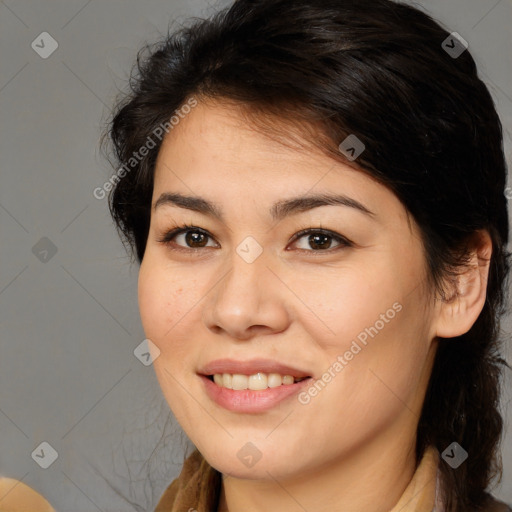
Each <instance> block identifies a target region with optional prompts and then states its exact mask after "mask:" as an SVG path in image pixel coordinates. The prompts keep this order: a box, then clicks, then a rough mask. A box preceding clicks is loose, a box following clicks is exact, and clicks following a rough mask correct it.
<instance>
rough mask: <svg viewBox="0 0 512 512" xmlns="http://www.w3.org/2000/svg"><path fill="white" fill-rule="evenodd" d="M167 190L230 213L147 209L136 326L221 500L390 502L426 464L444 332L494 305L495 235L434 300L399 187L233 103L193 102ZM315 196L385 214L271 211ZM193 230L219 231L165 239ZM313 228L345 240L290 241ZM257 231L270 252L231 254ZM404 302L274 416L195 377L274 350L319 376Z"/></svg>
mask: <svg viewBox="0 0 512 512" xmlns="http://www.w3.org/2000/svg"><path fill="white" fill-rule="evenodd" d="M290 130H291V128H290V127H287V126H285V125H283V126H282V133H284V134H286V133H287V132H289V131H290ZM164 192H179V193H181V194H184V195H194V196H201V197H203V198H205V199H207V200H209V201H212V202H214V203H215V204H216V205H217V206H218V207H219V208H220V209H221V210H222V213H223V216H224V221H223V222H221V221H220V220H217V219H215V218H213V217H211V216H207V215H204V214H202V213H198V212H194V211H190V210H187V209H183V208H179V207H176V206H173V205H163V206H160V207H159V208H157V209H156V210H152V214H151V226H150V232H149V236H148V241H147V248H146V253H145V255H144V258H143V261H142V264H141V268H140V275H139V306H140V313H141V319H142V323H143V326H144V330H145V333H146V337H147V338H149V339H150V340H151V341H152V342H153V343H154V344H155V345H156V346H157V347H158V349H159V350H160V355H159V356H158V357H157V358H156V359H155V361H154V368H155V372H156V375H157V377H158V380H159V382H160V385H161V388H162V391H163V393H164V395H165V397H166V399H167V401H168V403H169V406H170V407H171V409H172V411H173V412H174V414H175V416H176V418H177V420H178V421H179V422H180V424H181V425H182V427H183V429H184V430H185V432H186V433H187V435H188V436H189V437H190V439H191V440H192V442H193V443H194V444H195V445H196V446H197V448H198V449H199V451H200V452H201V453H202V454H203V455H204V457H205V458H206V459H207V460H208V462H209V463H210V464H211V465H212V466H214V467H215V468H216V469H218V470H219V471H221V472H222V473H223V475H224V477H223V487H222V493H221V503H220V510H221V511H227V510H229V511H230V512H236V511H241V510H244V511H264V510H267V511H268V510H274V509H278V510H281V511H282V512H287V511H299V510H303V509H307V510H315V511H319V512H321V511H327V510H330V511H332V510H343V511H345V512H355V511H360V510H365V511H375V512H377V511H383V512H384V511H387V510H389V509H391V508H392V507H393V506H394V505H395V504H396V502H397V501H398V499H399V498H400V496H401V494H402V493H403V491H404V489H405V487H406V486H407V484H408V483H409V481H410V479H411V478H412V475H413V473H414V470H415V464H416V461H415V456H414V446H415V440H416V428H417V422H418V419H419V414H420V411H421V405H422V402H423V399H424V395H425V391H426V387H427V384H428V379H429V376H430V373H431V368H432V364H433V360H434V355H435V351H436V347H437V343H438V342H437V340H436V337H437V336H441V337H451V336H456V335H459V334H462V333H464V332H466V331H467V330H468V329H469V328H470V327H471V325H472V324H473V323H474V321H475V320H476V318H477V316H478V314H479V313H480V311H481V308H482V306H483V303H484V300H485V284H486V277H487V271H488V267H487V264H486V263H485V259H483V258H488V257H489V256H490V241H489V237H488V235H486V234H485V233H483V234H482V236H481V238H480V239H479V240H478V243H475V251H474V259H473V260H472V265H471V268H470V269H468V272H467V274H465V275H463V276H461V278H460V290H459V296H458V297H457V298H456V299H454V300H453V301H451V302H449V303H447V302H442V301H440V300H435V299H434V295H433V291H432V290H431V289H430V288H429V287H428V286H427V280H426V276H427V273H426V262H425V257H424V253H423V249H422V244H421V239H420V234H419V230H418V227H417V226H416V224H415V222H414V220H413V219H412V218H410V217H409V216H408V215H407V212H406V210H405V208H404V206H403V205H402V203H401V202H400V201H399V200H398V198H397V197H396V196H395V195H394V194H393V193H392V192H391V191H390V190H389V189H387V188H386V187H384V186H383V185H381V184H379V183H378V182H376V181H375V180H373V179H372V178H371V177H369V176H368V175H367V174H365V173H363V172H361V171H359V170H357V169H354V168H353V167H349V166H348V165H345V164H342V163H339V162H335V161H334V160H332V159H330V158H329V157H327V156H325V155H323V154H321V153H320V152H319V151H318V150H314V149H312V148H310V147H307V146H305V147H299V146H293V145H292V146H285V145H283V144H280V143H279V142H277V141H276V140H275V139H274V140H273V139H272V138H270V137H268V136H265V135H263V134H262V133H260V132H258V131H257V130H255V129H253V128H252V127H251V125H250V124H248V123H247V118H246V117H245V116H244V115H243V112H242V110H241V109H240V107H236V106H234V105H232V104H228V103H226V102H222V101H217V102H215V101H210V102H207V103H206V102H199V104H198V106H197V107H195V108H194V109H192V111H191V112H190V113H189V114H188V115H187V116H186V117H185V118H184V119H183V120H181V121H180V123H179V124H178V125H177V126H175V127H174V129H173V130H172V131H171V132H170V133H169V134H168V135H167V136H166V138H165V139H164V142H163V145H162V148H161V150H160V153H159V156H158V161H157V164H156V169H155V183H154V191H153V204H154V203H155V202H156V200H157V199H158V198H159V197H160V195H161V194H162V193H164ZM312 193H338V194H345V195H347V196H349V197H350V198H352V199H355V200H357V201H359V202H360V203H362V204H363V205H364V206H365V207H366V208H367V209H368V210H370V211H371V212H373V213H374V214H375V215H374V216H369V215H365V214H364V213H362V212H360V211H358V210H356V209H355V208H351V207H347V206H341V205H328V206H321V207H317V208H314V209H310V210H307V211H303V212H300V213H295V214H293V215H290V216H289V217H286V218H284V219H282V220H280V221H279V222H276V221H273V220H272V218H271V216H270V214H269V209H270V208H271V206H272V205H273V204H274V203H275V202H276V201H279V200H282V199H285V198H291V197H295V196H299V195H305V194H312ZM185 223H187V224H191V225H193V226H197V227H199V228H202V229H203V230H205V231H207V232H208V233H209V235H210V236H209V237H207V238H206V239H205V241H203V242H202V243H201V244H199V249H198V250H196V251H195V252H194V251H193V250H192V249H190V246H187V242H186V239H185V234H181V235H177V236H176V237H175V238H174V239H173V241H172V242H170V243H169V245H167V246H166V245H165V244H163V243H161V242H159V240H161V239H162V238H163V236H164V235H165V233H166V231H168V230H170V229H171V228H174V227H178V226H181V225H182V224H185ZM304 228H324V229H327V230H331V231H333V232H334V233H337V234H339V235H341V236H343V237H346V238H347V239H348V240H350V241H351V242H352V245H351V246H343V245H339V242H337V241H336V239H334V238H331V239H327V240H328V241H329V240H331V246H329V245H328V243H327V247H326V248H320V249H316V250H315V245H314V244H311V243H308V235H305V236H302V237H301V238H300V239H298V240H295V241H293V236H294V235H295V234H296V233H297V232H299V231H300V230H301V229H304ZM247 236H251V237H253V238H254V239H255V240H256V241H257V242H258V243H259V245H260V246H261V247H262V248H263V253H262V254H261V255H260V256H259V257H258V258H257V259H256V260H255V261H254V262H252V263H247V262H246V261H244V259H242V258H241V257H240V256H239V254H237V252H236V248H237V246H238V245H239V244H240V243H241V242H242V241H243V240H244V239H245V238H246V237H247ZM201 245H203V247H202V248H201ZM205 245H206V247H204V246H205ZM173 247H174V249H175V250H173ZM329 247H330V248H329ZM179 248H181V249H182V250H181V251H180V250H179ZM187 248H188V251H187ZM456 286H458V284H457V285H456ZM396 303H398V304H399V305H400V306H401V310H400V311H399V312H397V313H396V315H395V316H394V318H393V319H391V320H389V321H388V322H386V323H385V325H384V327H383V328H381V329H380V330H379V332H378V334H377V335H375V336H374V337H369V338H368V343H367V345H366V346H362V350H360V351H359V352H358V353H357V355H355V356H354V357H353V359H352V360H350V361H348V364H346V366H344V368H343V370H342V371H339V372H338V373H336V376H335V377H334V378H332V379H331V382H329V383H328V384H327V385H326V386H325V387H324V389H323V390H322V391H321V392H319V393H318V394H317V395H316V396H315V397H314V398H312V399H311V401H310V402H309V403H308V404H307V405H303V404H301V403H299V402H298V400H297V397H296V396H292V397H289V398H287V399H286V400H285V401H283V402H281V403H280V404H279V405H278V406H276V407H274V408H273V409H271V410H269V411H266V412H263V413H258V414H248V413H238V412H231V411H227V410H225V409H223V408H221V407H219V406H218V405H217V404H216V403H215V402H213V401H212V400H210V398H209V397H208V396H207V395H206V393H205V392H204V386H203V382H202V381H201V379H200V378H199V377H198V375H197V373H196V372H197V371H198V370H199V369H200V368H201V366H203V365H205V364H206V363H208V362H210V361H212V360H214V359H218V358H232V359H237V360H248V359H252V358H256V357H265V358H271V359H275V360H277V361H280V362H282V363H285V364H288V365H290V366H294V367H297V368H299V369H301V370H304V371H306V372H308V374H310V375H312V376H313V378H314V379H321V377H322V374H323V373H324V372H325V371H326V370H327V369H328V368H329V367H332V365H333V363H334V362H335V361H336V360H337V357H338V356H339V355H343V354H344V353H345V352H346V351H347V350H349V348H350V346H351V343H352V341H353V340H354V339H356V337H357V336H358V334H360V333H361V332H362V331H364V330H365V328H369V327H370V326H374V325H375V324H376V321H377V320H379V319H380V318H382V317H381V315H382V314H385V313H386V311H387V310H389V309H390V308H392V306H393V304H396ZM247 442H251V443H253V444H254V445H255V446H256V447H257V448H258V450H259V451H260V452H261V455H262V457H261V459H260V460H259V461H258V462H257V463H256V464H255V465H254V466H252V467H246V466H245V465H244V464H243V463H242V462H241V461H240V460H239V458H238V457H237V452H238V451H239V450H240V449H241V448H242V447H243V446H244V445H245V444H246V443H247ZM285 489H286V490H285Z"/></svg>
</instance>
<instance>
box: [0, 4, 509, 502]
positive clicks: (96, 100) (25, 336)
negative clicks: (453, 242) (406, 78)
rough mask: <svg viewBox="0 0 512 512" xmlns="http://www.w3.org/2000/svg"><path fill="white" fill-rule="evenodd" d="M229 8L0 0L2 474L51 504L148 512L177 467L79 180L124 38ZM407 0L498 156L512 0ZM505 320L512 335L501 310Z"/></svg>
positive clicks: (92, 179)
mask: <svg viewBox="0 0 512 512" xmlns="http://www.w3.org/2000/svg"><path fill="white" fill-rule="evenodd" d="M227 4H228V2H227V1H223V2H221V3H208V2H205V1H202V0H194V1H188V2H186V1H179V0H166V1H164V0H151V1H145V2H142V1H139V2H137V1H135V0H124V1H120V0H109V1H103V2H100V1H99V0H89V1H87V0H66V1H64V0H53V1H44V2H43V1H38V2H36V1H33V0H32V1H28V0H4V1H1V2H0V40H1V47H0V48H1V50H0V51H1V55H0V65H1V78H0V119H1V125H0V129H1V138H0V140H1V142H0V151H1V161H0V162H1V171H2V182H1V188H0V228H1V235H2V243H1V244H0V261H1V268H0V311H1V316H0V336H1V358H0V475H3V476H9V477H12V478H17V479H20V480H23V481H24V482H25V483H27V484H28V485H30V486H32V487H34V488H35V489H37V490H38V491H39V492H41V493H42V494H43V495H44V496H46V497H47V498H48V500H49V501H50V502H51V503H52V504H53V506H55V507H56V508H57V509H58V510H59V511H77V512H78V511H95V510H101V511H115V512H119V511H132V510H152V509H153V508H154V506H156V503H157V501H158V499H159V497H160V495H161V493H162V492H163V490H164V488H165V487H166V486H167V485H168V484H169V483H170V481H171V480H172V479H173V478H174V477H175V476H176V475H177V474H178V472H179V469H180V462H181V455H182V453H183V447H184V446H185V444H186V439H185V438H184V436H183V435H182V434H180V429H179V427H177V426H176V424H175V423H173V422H172V421H171V422H167V420H168V419H169V418H170V415H169V410H168V407H167V404H166V403H165V401H164V399H163V398H162V396H161V394H160V391H159V386H158V383H157V381H156V378H155V376H154V374H153V370H152V367H151V366H144V365H143V364H142V363H141V362H140V361H139V360H138V359H137V358H136V357H135V356H134V354H133V351H134V349H135V348H136V347H137V346H138V345H139V344H140V343H141V341H142V340H143V339H144V333H143V330H142V327H141V324H140V319H139V315H138V308H137V270H138V269H137V266H136V265H133V266H131V265H130V262H129V259H128V257H127V255H126V253H125V252H124V249H123V247H122V245H121V243H120V241H119V240H118V238H117V235H116V233H115V231H114V228H113V226H112V224H111V220H110V217H109V215H108V210H107V201H106V199H104V200H97V199H95V198H94V197H93V194H92V191H93V189H94V188H95V187H98V186H101V185H102V184H103V183H104V182H105V181H106V179H108V177H109V176H110V175H111V173H112V169H111V168H110V167H109V166H108V164H107V163H106V162H105V161H104V160H103V159H102V157H101V156H100V153H99V150H98V142H99V136H100V132H101V130H102V127H103V122H104V121H105V119H106V118H107V116H108V112H109V106H111V105H112V103H113V100H114V97H115V95H116V91H117V89H118V88H119V87H123V86H124V83H125V82H124V81H125V79H126V77H127V75H128V72H129V70H130V68H131V65H132V63H133V60H134V57H135V53H136V51H137V49H138V48H139V47H140V46H141V44H143V43H144V42H145V41H152V40H154V39H155V38H157V37H159V36H160V35H161V34H162V33H165V32H166V30H167V26H168V22H169V20H178V22H182V21H184V20H185V19H186V18H187V17H188V16H190V15H200V16H207V15H209V14H211V13H212V12H214V11H215V10H216V9H217V8H218V7H220V6H224V5H227ZM417 5H421V6H423V8H424V9H426V10H427V11H429V12H430V13H432V14H433V15H434V17H435V18H437V19H439V20H441V21H442V22H443V23H444V25H445V26H446V27H448V28H449V29H450V30H453V31H457V32H459V33H460V34H461V35H462V36H463V37H464V38H465V39H466V40H467V41H468V43H469V49H470V51H471V52H472V54H473V56H474V57H475V59H476V61H477V64H478V65H479V69H480V71H481V76H482V77H483V78H484V80H485V82H486V83H487V84H488V86H489V87H490V90H491V92H492V95H493V97H494V99H495V102H496V105H497V108H498V110H499V112H500V114H501V118H502V121H503V125H504V129H505V145H506V147H505V149H506V154H507V157H508V161H509V165H510V160H511V159H510V156H511V126H512V86H511V84H512V72H511V70H512V62H511V55H512V51H511V50H512V38H511V33H510V27H511V26H512V2H511V0H499V1H498V0H471V1H469V0H449V1H446V0H424V1H422V2H419V3H418V4H417ZM44 31H46V32H49V33H50V34H51V36H52V37H53V38H55V40H56V41H57V42H58V45H59V46H58V49H57V50H56V51H55V52H54V53H53V54H52V55H51V56H50V57H48V58H47V59H43V58H41V57H40V56H39V55H38V54H37V53H36V51H34V50H33V49H32V47H31V43H32V41H34V40H35V39H36V37H37V36H38V35H39V34H41V33H42V32H44ZM46 48H48V46H46ZM509 184H511V182H510V180H509ZM43 237H47V238H48V239H50V240H51V243H52V244H53V246H55V248H56V249H57V252H56V254H54V255H52V252H51V248H52V245H50V244H49V243H48V241H44V240H43V241H42V242H39V244H42V246H40V245H38V246H36V248H37V247H38V248H39V251H38V250H34V251H33V247H34V246H35V245H36V244H37V243H38V241H40V239H41V238H43ZM41 247H42V248H41ZM44 249H46V250H47V251H49V252H48V253H46V254H45V253H44V252H41V251H43V250H44ZM34 252H35V253H36V254H34ZM41 258H42V259H43V261H41ZM45 259H46V260H47V261H44V260H45ZM503 327H504V330H505V331H506V333H510V332H511V331H512V328H511V322H510V319H509V320H508V321H507V323H506V324H505V325H504V326H503ZM507 335H508V336H509V337H510V335H509V334H507ZM507 350H508V354H506V356H507V359H508V360H509V361H510V360H512V357H511V355H512V354H511V348H510V344H509V347H508V349H507ZM509 373H510V372H509ZM511 397H512V387H511V379H510V375H507V383H506V389H505V392H504V395H503V405H504V407H505V410H506V421H507V433H506V437H505V441H504V444H503V450H502V452H503V459H504V466H505V471H504V477H503V482H502V485H501V486H498V487H497V488H496V490H495V491H494V494H495V495H496V496H498V497H500V498H501V499H503V500H505V501H508V502H512V484H511V482H512V446H511V445H512V443H511V440H512V433H511V432H510V429H511V425H512V415H511V407H510V404H509V402H510V400H511ZM507 405H508V407H507ZM164 426H165V429H164ZM43 441H46V442H48V443H50V445H51V446H53V447H54V449H55V450H56V451H57V452H58V458H57V460H56V461H55V462H54V463H53V464H52V465H51V466H50V467H49V468H48V469H42V468H41V467H39V465H38V464H36V462H35V461H34V460H33V458H32V457H31V453H32V452H33V451H34V449H36V447H38V445H39V444H40V443H41V442H43ZM47 453H48V452H47ZM150 454H153V458H152V459H151V463H150V464H147V463H145V461H147V460H148V458H149V455H150ZM151 484H152V485H151ZM123 496H124V497H123ZM130 501H131V502H132V504H130V503H129V502H130Z"/></svg>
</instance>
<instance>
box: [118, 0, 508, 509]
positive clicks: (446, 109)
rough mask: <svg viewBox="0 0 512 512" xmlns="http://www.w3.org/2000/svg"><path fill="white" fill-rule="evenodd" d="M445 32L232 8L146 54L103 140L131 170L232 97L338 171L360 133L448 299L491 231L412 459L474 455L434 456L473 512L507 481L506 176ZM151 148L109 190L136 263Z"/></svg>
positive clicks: (364, 159)
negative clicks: (177, 127)
mask: <svg viewBox="0 0 512 512" xmlns="http://www.w3.org/2000/svg"><path fill="white" fill-rule="evenodd" d="M449 36H450V33H449V31H447V30H446V29H444V28H443V27H442V26H441V25H440V24H439V23H438V22H436V21H434V20H433V19H432V18H431V17H430V16H428V15H427V14H425V13H424V12H422V11H420V10H419V9H417V8H413V7H411V6H408V5H404V4H400V3H396V2H392V1H390V0H239V1H237V2H235V3H234V4H233V5H232V6H231V7H230V8H227V9H225V10H223V11H221V12H219V13H217V14H216V15H214V16H212V17H211V18H210V19H206V20H197V19H196V20H194V21H193V23H191V24H190V25H189V26H186V27H184V28H182V29H180V30H178V31H176V32H175V33H172V34H169V35H168V36H167V37H166V38H165V39H164V40H163V41H161V42H159V43H157V44H156V45H154V46H150V47H148V48H146V49H145V50H143V51H141V53H140V55H139V58H138V66H137V68H136V73H135V74H134V75H133V76H132V79H131V91H130V93H129V94H127V95H126V96H125V97H124V98H123V99H122V100H121V101H120V102H119V104H118V106H117V108H116V110H115V112H114V116H113V119H112V123H111V125H110V126H109V133H108V135H109V136H110V142H111V148H112V150H113V154H114V159H115V162H116V166H118V165H124V164H126V162H128V161H129V160H130V158H132V157H133V153H134V152H136V151H137V150H138V149H139V148H140V147H142V146H144V145H145V144H146V141H147V140H148V137H151V136H152V134H154V133H155V130H156V129H157V127H158V126H161V125H162V123H166V122H168V121H169V119H170V118H171V116H172V115H174V114H175V112H176V111H177V110H178V109H179V108H180V107H181V106H182V105H184V104H185V103H186V101H187V100H189V99H190V98H191V97H196V98H197V99H199V100H200V99H201V98H213V99H215V98H221V99H227V100H230V101H234V102H238V103H239V104H240V105H245V106H246V107H247V110H248V111H251V112H253V113H254V114H255V115H254V119H255V120H256V118H258V119H259V121H258V122H259V123H260V124H262V125H264V124H265V122H266V121H265V119H266V120H267V121H268V122H269V123H270V124H269V125H268V126H270V125H271V124H272V123H271V121H269V120H270V119H282V120H287V121H290V122H294V123H295V126H297V127H300V126H303V127H304V133H305V134H306V137H307V138H309V140H310V142H311V143H313V144H316V145H317V146H319V147H321V148H322V149H323V150H324V151H325V152H326V153H327V154H329V155H331V156H332V157H333V158H336V159H338V160H341V161H345V162H346V161H347V160H346V159H345V156H344V155H343V154H342V153H341V152H340V151H339V150H338V145H339V144H340V142H342V141H343V140H344V139H345V138H346V137H347V136H348V135H350V134H353V135H356V136H357V137H358V138H359V139H360V140H361V141H362V142H363V143H364V144H365V150H364V152H363V153H362V154H361V155H360V156H359V158H358V159H357V165H358V166H359V167H360V168H361V169H363V170H364V172H367V173H369V174H370V175H372V176H373V177H375V178H376V179H377V180H379V181H380V182H381V183H383V184H384V185H385V186H387V187H389V189H391V190H392V191H393V192H394V193H395V194H396V195H397V197H398V198H399V199H400V200H401V201H402V203H403V204H404V205H405V207H406V208H407V210H408V212H409V213H410V214H411V215H412V216H413V218H414V219H415V221H416V222H417V223H418V225H419V227H420V229H421V232H422V237H423V244H424V249H425V256H426V261H427V264H428V269H429V277H430V278H431V282H432V284H433V285H434V288H435V289H436V290H437V291H438V292H439V293H440V294H441V297H443V298H444V299H445V300H448V299H447V298H446V297H445V296H444V295H443V287H442V283H443V281H444V280H445V279H446V277H450V276H453V275H454V274H456V273H457V270H458V269H460V268H461V267H463V265H464V263H465V261H466V260H465V258H466V255H467V248H468V247H469V244H470V242H471V239H472V237H474V236H475V234H476V233H477V231H478V230H487V231H488V232H489V234H490V236H491V239H492V247H493V253H492V257H491V262H490V271H489V279H488V283H487V298H486V301H485V305H484V308H483V310H482V312H481V314H480V315H479V317H478V319H477V321H476V322H475V324H474V325H473V326H472V328H471V329H470V331H469V332H467V333H466V334H464V335H462V336H459V337H456V338H452V339H446V340H444V339H441V340H439V348H438V351H437V354H436V359H435V364H434V368H433V373H432V376H431V379H430V383H429V387H428V390H427V394H426V398H425V402H424V407H423V411H422V415H421V418H420V420H419V425H418V431H417V446H416V456H417V460H419V458H420V457H421V454H422V453H423V451H424V449H425V447H426V446H427V445H429V444H432V445H434V446H436V447H437V449H438V450H439V451H440V452H443V451H444V450H445V448H447V447H448V446H449V445H450V444H451V443H452V442H454V441H456V442H457V443H459V444H460V445H461V446H462V447H463V448H464V449H465V450H466V451H467V452H468V454H469V457H468V459H467V460H466V461H465V462H464V463H463V464H462V465H461V466H460V467H458V468H457V469H452V468H451V467H450V466H449V465H448V464H446V463H445V462H444V461H441V468H442V476H443V482H444V488H445V489H444V492H445V494H446V499H447V511H448V512H462V511H464V512H466V511H467V510H470V509H471V510H473V509H474V510H479V509H481V508H482V507H484V506H485V504H486V502H487V500H488V490H489V486H490V484H491V482H492V480H493V478H494V477H499V476H500V473H501V460H500V456H499V441H500V436H501V433H502V417H501V415H500V412H499V409H498V405H499V396H500V378H501V368H502V366H503V365H504V364H505V365H506V363H505V362H504V361H503V359H502V358H501V357H500V350H499V349H500V340H499V332H500V329H499V326H500V317H501V316H502V314H503V312H504V308H505V304H506V297H505V290H506V289H507V288H506V280H507V275H508V271H509V258H510V254H509V253H508V252H507V251H506V245H507V242H508V228H509V226H508V214H507V200H506V197H505V186H506V174H507V169H506V163H505V158H504V153H503V142H502V126H501V123H500V119H499V117H498V115H497V113H496V109H495V106H494V104H493V101H492V98H491V96H490V94H489V91H488V89H487V88H486V86H485V84H484V83H483V82H482V81H481V80H480V79H479V77H478V75H477V70H476V65H475V62H474V60H473V58H472V56H471V54H470V52H469V51H468V50H465V51H463V52H462V53H461V54H460V55H459V56H458V57H456V58H455V57H454V55H450V54H449V53H448V52H447V51H446V49H445V48H444V47H443V41H445V40H446V39H447V38H448V37H449ZM453 44H454V43H453ZM263 114H268V115H267V116H266V117H262V116H263ZM307 127H310V128H311V127H315V129H316V130H317V131H316V132H315V131H313V130H311V129H309V131H308V130H307V129H306V128H307ZM273 129H276V130H278V129H279V128H278V127H276V126H274V127H273ZM315 133H316V134H315ZM281 135H283V136H284V137H286V132H283V133H282V134H281ZM155 141H156V144H155V147H154V148H152V149H150V150H149V152H148V154H147V155H146V156H145V157H144V158H142V159H141V160H140V162H137V163H136V164H135V165H132V166H131V167H130V170H129V172H127V173H124V174H125V175H124V176H123V177H122V178H121V179H119V180H118V183H117V184H116V186H115V188H114V189H113V191H112V193H111V195H110V208H111V213H112V216H113V218H114V220H115V222H116V224H117V227H118V229H119V232H120V234H121V235H122V238H123V240H124V241H125V242H126V243H127V245H128V246H129V247H130V248H131V249H132V250H133V253H134V254H135V255H136V257H137V259H138V261H139V262H140V261H142V258H143V256H144V250H145V246H146V240H147V236H148V230H149V221H150V205H151V196H152V190H153V173H154V166H155V161H156V157H157V155H158V151H159V148H160V141H159V140H156V139H155Z"/></svg>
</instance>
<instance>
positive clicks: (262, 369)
mask: <svg viewBox="0 0 512 512" xmlns="http://www.w3.org/2000/svg"><path fill="white" fill-rule="evenodd" d="M258 372H259V373H279V374H280V375H291V376H293V377H309V376H310V374H309V373H307V372H304V371H302V370H299V369H298V368H293V367H291V366H288V365H286V364H282V363H279V362H278V361H274V360H272V359H250V360H248V361H236V360H235V359H216V360H215V361H211V362H209V363H208V364H206V365H205V366H203V367H202V368H201V369H200V370H199V372H198V373H199V374H201V375H215V374H216V373H231V374H234V373H238V374H241V375H254V374H255V373H258Z"/></svg>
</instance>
